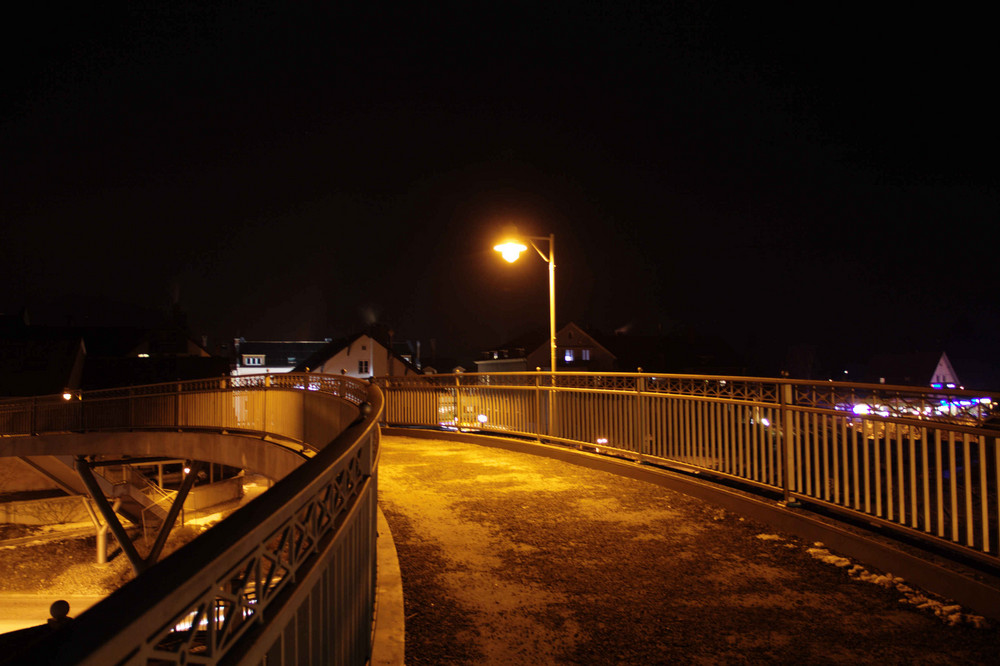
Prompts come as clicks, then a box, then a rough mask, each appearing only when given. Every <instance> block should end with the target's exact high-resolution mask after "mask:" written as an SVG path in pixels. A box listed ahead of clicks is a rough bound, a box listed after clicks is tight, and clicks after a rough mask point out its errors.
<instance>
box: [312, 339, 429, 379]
mask: <svg viewBox="0 0 1000 666" xmlns="http://www.w3.org/2000/svg"><path fill="white" fill-rule="evenodd" d="M294 370H295V372H319V373H323V374H328V375H347V376H348V377H357V378H359V379H369V378H371V377H386V376H391V377H400V376H405V375H420V374H423V373H422V372H421V371H420V369H419V368H417V366H416V365H414V364H413V363H411V362H410V361H408V360H407V359H406V358H404V357H403V356H401V355H399V354H397V353H396V352H394V351H392V349H391V348H390V345H389V344H387V343H386V342H383V341H381V340H379V339H378V338H377V337H376V336H374V335H372V334H370V333H359V334H357V335H354V336H351V337H347V338H342V339H340V340H332V341H330V342H328V343H326V344H325V345H323V347H322V348H321V349H319V350H317V351H316V352H315V353H314V354H313V355H312V356H310V357H309V358H306V359H305V360H303V361H302V362H300V363H299V364H298V365H296V366H295V369H294Z"/></svg>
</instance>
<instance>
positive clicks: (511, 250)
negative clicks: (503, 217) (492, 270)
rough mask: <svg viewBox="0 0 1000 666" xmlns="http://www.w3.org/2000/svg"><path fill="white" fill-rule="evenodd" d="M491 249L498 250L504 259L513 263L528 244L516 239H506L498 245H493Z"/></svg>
mask: <svg viewBox="0 0 1000 666" xmlns="http://www.w3.org/2000/svg"><path fill="white" fill-rule="evenodd" d="M493 249H494V250H496V251H497V252H499V253H500V254H501V255H502V256H503V258H504V259H506V260H507V261H509V262H510V263H514V262H515V261H517V258H518V257H519V256H521V253H522V252H524V251H525V250H527V249H528V246H527V245H524V244H523V243H521V242H519V241H516V240H508V241H504V242H503V243H500V244H499V245H494V246H493Z"/></svg>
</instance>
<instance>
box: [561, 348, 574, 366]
mask: <svg viewBox="0 0 1000 666" xmlns="http://www.w3.org/2000/svg"><path fill="white" fill-rule="evenodd" d="M563 360H564V361H566V362H567V363H572V362H573V350H572V349H567V350H566V351H565V352H564V353H563Z"/></svg>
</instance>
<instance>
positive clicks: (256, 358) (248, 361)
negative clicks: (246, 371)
mask: <svg viewBox="0 0 1000 666" xmlns="http://www.w3.org/2000/svg"><path fill="white" fill-rule="evenodd" d="M243 365H245V366H254V367H263V366H264V355H263V354H243Z"/></svg>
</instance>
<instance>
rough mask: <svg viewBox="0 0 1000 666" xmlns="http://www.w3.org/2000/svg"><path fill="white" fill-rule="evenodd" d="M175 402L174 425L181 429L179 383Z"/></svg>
mask: <svg viewBox="0 0 1000 666" xmlns="http://www.w3.org/2000/svg"><path fill="white" fill-rule="evenodd" d="M176 396H177V397H176V398H175V400H174V425H175V426H176V427H178V428H180V427H181V384H180V382H178V383H177V393H176Z"/></svg>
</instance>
